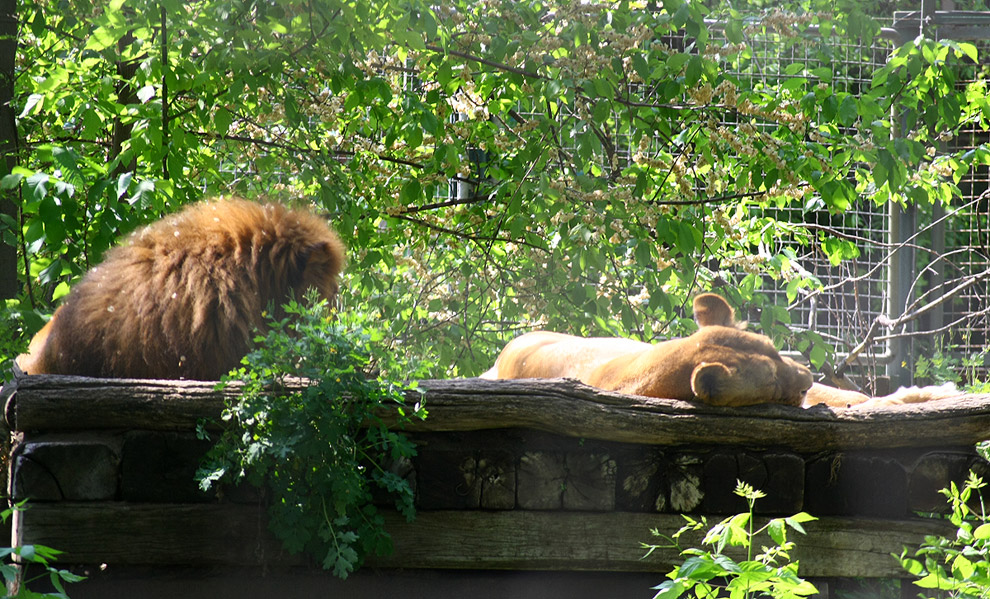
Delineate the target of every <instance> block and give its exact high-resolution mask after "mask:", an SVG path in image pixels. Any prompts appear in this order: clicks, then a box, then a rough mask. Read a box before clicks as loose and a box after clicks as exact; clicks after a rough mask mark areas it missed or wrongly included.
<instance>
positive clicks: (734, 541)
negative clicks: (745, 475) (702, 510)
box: [644, 481, 818, 599]
mask: <svg viewBox="0 0 990 599" xmlns="http://www.w3.org/2000/svg"><path fill="white" fill-rule="evenodd" d="M735 493H736V495H739V496H741V497H742V498H744V499H745V500H746V503H747V504H748V506H749V510H748V511H747V512H743V513H741V514H737V515H735V516H731V517H729V518H726V519H724V520H722V521H721V522H719V523H718V524H716V525H714V526H712V527H711V528H710V529H709V530H708V532H707V534H706V535H705V538H704V540H703V541H702V545H706V546H708V547H710V548H711V549H710V550H705V549H695V548H689V549H682V548H681V546H680V545H679V544H678V542H677V541H678V539H679V538H680V537H681V536H682V535H684V534H685V533H688V532H694V531H698V530H701V529H705V528H708V523H707V521H706V519H705V518H704V517H702V518H701V519H700V520H695V519H694V518H691V517H689V516H684V519H685V520H686V521H687V524H686V525H684V526H683V527H681V529H680V530H678V531H677V532H676V533H674V535H673V536H672V537H667V536H665V535H663V534H662V533H660V532H659V531H657V530H656V529H653V530H652V531H651V533H652V534H653V536H657V537H662V538H664V539H666V541H667V543H666V544H664V545H644V547H646V548H647V549H648V551H647V553H646V555H647V556H648V555H650V554H651V553H652V552H653V551H655V550H657V549H659V548H671V547H672V548H675V549H677V550H678V551H679V552H680V554H681V555H683V556H686V558H687V559H685V560H684V563H683V564H681V565H680V566H677V567H676V568H674V570H673V571H672V572H671V573H670V574H668V577H669V578H670V580H667V581H664V582H663V583H661V584H660V585H658V586H656V587H653V588H654V590H656V591H657V594H656V595H654V598H653V599H674V598H677V597H688V596H693V597H705V598H709V597H710V598H712V599H714V598H716V597H731V598H732V599H737V598H744V597H746V598H748V597H754V596H770V597H776V598H784V597H787V598H791V597H805V596H808V595H813V594H815V593H817V592H818V590H817V589H816V588H815V586H814V585H813V584H811V583H810V582H807V581H806V580H803V579H802V578H799V577H798V575H797V571H798V563H797V562H796V561H795V562H792V561H790V552H791V550H792V549H793V548H794V543H793V542H792V541H788V540H787V529H788V528H791V529H793V530H796V531H798V532H800V533H801V534H804V528H803V527H802V526H801V524H802V523H803V522H810V521H812V520H815V518H814V517H812V516H809V515H808V514H806V513H804V512H801V513H798V514H795V515H794V516H791V517H789V518H774V519H772V520H770V521H769V522H767V523H766V524H764V525H763V526H761V527H760V528H758V529H756V530H754V526H755V525H754V522H753V505H754V504H755V503H756V500H757V499H760V498H762V497H765V496H766V495H764V493H763V492H762V491H759V490H757V489H754V488H753V487H752V486H750V485H748V484H746V483H744V482H742V481H738V482H737V485H736V489H735ZM763 533H766V534H767V535H768V536H769V537H770V540H772V541H773V543H772V544H771V545H770V546H764V547H762V551H761V552H760V553H759V554H757V555H755V556H754V555H753V553H754V544H755V543H756V540H757V537H759V536H760V535H762V534H763ZM729 547H738V548H739V550H738V553H742V552H745V559H744V560H743V561H736V560H735V559H734V558H733V557H730V556H729V555H727V554H726V549H727V548H729Z"/></svg>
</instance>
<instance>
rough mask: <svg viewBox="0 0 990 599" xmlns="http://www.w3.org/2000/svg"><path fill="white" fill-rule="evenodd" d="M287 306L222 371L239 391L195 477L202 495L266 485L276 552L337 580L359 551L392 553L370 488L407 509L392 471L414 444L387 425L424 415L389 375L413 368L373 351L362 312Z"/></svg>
mask: <svg viewBox="0 0 990 599" xmlns="http://www.w3.org/2000/svg"><path fill="white" fill-rule="evenodd" d="M285 312H286V317H285V318H284V319H281V320H276V319H272V320H271V321H270V328H269V331H268V332H267V334H265V335H262V336H259V337H258V338H257V339H256V341H257V344H256V346H257V349H255V350H254V351H252V352H251V353H250V354H248V355H247V356H246V357H245V358H244V360H243V363H244V365H245V366H244V367H243V368H241V369H239V370H237V371H235V372H233V373H231V375H229V376H228V377H225V379H224V382H223V383H222V385H224V386H227V387H229V386H231V385H232V384H233V383H237V384H239V385H241V386H242V387H241V393H240V395H239V396H238V397H237V398H236V399H234V400H231V401H230V402H229V403H228V405H227V407H226V409H225V410H224V412H223V416H222V418H223V421H224V423H225V425H226V426H225V428H224V430H223V432H222V434H221V435H220V438H219V440H218V441H217V443H216V445H215V446H214V447H213V449H212V450H211V451H210V452H209V454H208V455H207V458H206V461H205V462H204V464H203V466H202V468H201V469H200V471H199V473H198V474H197V478H198V480H199V483H200V486H201V488H203V489H204V490H208V489H211V488H214V487H216V486H217V485H218V484H219V483H229V484H238V483H240V482H242V481H245V480H246V481H247V482H249V483H251V484H252V485H255V486H258V487H263V488H265V489H266V492H267V493H268V494H269V495H268V499H269V516H270V521H269V528H270V529H271V530H272V532H273V533H274V534H275V535H276V536H277V537H278V538H279V539H280V540H281V541H282V542H283V544H284V546H285V548H286V549H287V550H288V551H290V552H292V553H299V552H306V553H307V554H309V555H311V556H313V557H314V558H315V559H317V560H318V561H319V562H320V563H321V564H322V566H323V567H324V568H325V569H328V570H333V572H334V574H335V575H337V576H339V577H341V578H346V577H347V576H348V574H350V573H351V572H353V571H354V570H355V569H356V568H357V567H359V566H360V565H361V563H362V561H363V560H364V557H365V556H367V555H370V554H377V555H381V554H384V553H387V552H389V551H391V538H390V537H389V535H388V533H387V532H386V531H385V530H384V519H383V518H382V516H381V514H379V513H378V509H377V508H376V507H375V504H374V498H375V497H377V496H378V495H376V494H375V491H376V490H383V491H385V492H386V493H387V494H388V495H390V496H391V498H392V499H393V500H394V504H395V507H396V509H398V511H399V512H400V513H402V514H403V515H404V516H405V517H406V518H407V519H410V520H411V519H413V518H414V516H415V509H414V505H413V500H414V497H413V490H412V488H411V486H410V485H409V482H408V481H407V480H405V479H404V478H403V477H402V476H400V475H399V474H397V473H396V472H394V471H392V470H391V469H390V466H391V465H394V464H401V463H402V462H403V461H404V460H407V459H409V458H410V457H412V456H413V455H415V447H414V446H413V444H412V442H411V441H410V440H409V439H408V438H407V437H406V436H405V435H403V434H402V433H401V432H398V431H397V430H394V429H395V428H396V427H395V424H394V423H398V428H401V427H402V426H403V425H404V424H405V423H407V422H409V421H411V420H412V419H414V418H418V419H422V418H425V416H426V411H425V409H424V408H423V407H422V405H421V404H420V403H418V402H417V403H414V404H411V403H409V402H408V401H407V400H406V391H408V390H410V389H414V388H415V384H410V385H400V384H398V383H395V382H391V381H390V380H387V377H388V376H389V375H394V374H396V373H398V372H401V371H404V372H406V374H407V376H408V375H410V374H415V373H413V372H411V371H410V370H408V369H406V370H402V369H404V368H408V367H407V366H406V365H403V364H400V363H398V361H397V360H395V359H394V358H392V357H390V355H389V354H388V353H385V352H381V353H379V354H378V355H374V356H373V353H372V350H371V349H370V346H371V344H370V343H369V342H371V341H374V334H373V333H372V332H369V330H368V328H367V327H365V326H364V325H363V323H362V322H361V317H360V316H356V315H353V314H346V315H340V317H339V318H338V319H336V320H335V319H333V318H331V314H330V312H329V310H328V308H327V306H326V303H325V302H316V301H313V300H310V301H307V302H304V303H298V302H295V301H292V302H290V303H289V304H287V305H286V307H285ZM372 371H373V372H375V374H374V375H371V374H369V372H372ZM303 382H305V383H306V384H303ZM386 419H387V420H388V421H390V422H392V423H393V424H391V425H390V424H386ZM200 433H201V435H204V436H205V435H206V432H205V429H204V427H202V426H201V427H200Z"/></svg>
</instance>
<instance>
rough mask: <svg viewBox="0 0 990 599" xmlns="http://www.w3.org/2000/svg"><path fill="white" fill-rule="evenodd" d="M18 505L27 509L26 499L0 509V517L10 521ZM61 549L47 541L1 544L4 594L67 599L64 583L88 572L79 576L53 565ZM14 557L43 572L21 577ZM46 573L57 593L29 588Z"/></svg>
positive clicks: (25, 598) (14, 597) (22, 598)
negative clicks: (31, 576) (21, 578)
mask: <svg viewBox="0 0 990 599" xmlns="http://www.w3.org/2000/svg"><path fill="white" fill-rule="evenodd" d="M19 509H24V504H23V502H22V503H19V504H17V505H16V506H14V507H10V508H7V509H5V510H3V512H0V518H2V519H3V521H4V522H7V520H8V519H9V518H10V517H11V515H13V513H14V511H15V510H19ZM60 553H61V552H60V551H57V550H55V549H52V548H51V547H46V546H44V545H23V546H21V547H0V556H2V558H3V561H2V562H0V573H2V574H3V580H4V583H5V584H6V589H7V593H6V594H4V597H9V598H10V599H67V598H68V595H66V593H65V586H64V585H63V583H65V582H79V581H80V580H84V579H85V576H79V575H78V574H73V573H72V572H69V571H68V570H60V569H58V568H56V567H54V566H52V565H51V564H52V562H53V561H55V558H57V557H58V555H59V554H60ZM14 558H17V559H18V560H19V561H20V563H21V564H36V565H39V566H41V567H42V569H43V570H44V572H42V573H41V574H40V575H39V576H36V577H35V578H32V579H30V580H20V579H19V576H18V575H19V571H18V570H19V566H18V565H17V564H15V563H14V562H13V559H14ZM21 567H23V566H21ZM45 576H47V577H48V581H49V583H50V584H51V586H52V588H53V589H55V592H54V593H37V592H34V591H31V590H29V589H28V585H29V584H30V583H32V582H34V581H36V580H40V579H42V578H44V577H45Z"/></svg>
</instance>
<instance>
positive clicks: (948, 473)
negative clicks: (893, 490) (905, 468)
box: [908, 452, 972, 512]
mask: <svg viewBox="0 0 990 599" xmlns="http://www.w3.org/2000/svg"><path fill="white" fill-rule="evenodd" d="M971 457H972V456H971V455H969V454H964V453H946V452H932V453H926V454H925V455H923V456H921V457H920V458H919V459H918V461H917V462H915V463H914V467H913V468H911V473H910V477H909V480H908V507H909V508H910V509H911V510H913V511H919V512H948V511H949V509H950V507H949V504H948V502H947V500H946V497H945V495H942V493H940V492H939V491H941V490H942V489H947V488H949V485H950V484H951V483H953V482H954V483H956V485H958V486H960V487H961V486H962V484H963V483H964V482H965V481H966V478H967V475H968V470H969V465H970V460H971Z"/></svg>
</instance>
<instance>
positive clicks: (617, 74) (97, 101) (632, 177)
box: [2, 0, 990, 376]
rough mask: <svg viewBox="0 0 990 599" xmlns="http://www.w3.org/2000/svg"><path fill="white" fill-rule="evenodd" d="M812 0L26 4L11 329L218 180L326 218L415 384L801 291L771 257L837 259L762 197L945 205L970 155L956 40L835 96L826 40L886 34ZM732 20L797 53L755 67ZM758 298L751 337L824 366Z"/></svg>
mask: <svg viewBox="0 0 990 599" xmlns="http://www.w3.org/2000/svg"><path fill="white" fill-rule="evenodd" d="M819 4H821V6H819ZM775 5H779V3H775ZM826 5H827V6H826ZM832 6H833V5H832V3H817V2H816V1H815V0H806V1H804V2H794V3H791V5H790V6H788V7H787V10H780V9H774V10H766V9H762V8H760V6H759V5H756V4H754V5H753V7H752V10H749V11H747V12H745V13H743V12H737V11H736V10H733V9H729V8H728V7H727V6H726V5H724V4H722V3H708V4H702V3H698V2H682V1H681V0H670V1H666V2H652V1H651V2H632V1H628V0H618V1H610V2H578V1H573V2H572V1H566V0H547V1H538V0H533V1H524V2H519V1H516V0H453V1H451V2H443V3H440V4H436V3H428V2H421V1H420V0H375V1H373V2H367V1H363V0H360V1H359V0H308V1H306V2H302V1H296V0H287V1H279V2H264V1H254V0H199V1H197V2H192V3H188V2H178V1H177V0H156V1H155V2H149V1H147V0H134V1H127V2H124V1H123V0H114V1H113V2H109V3H92V2H89V1H87V0H61V1H60V2H55V1H50V0H41V1H39V2H34V3H28V4H23V5H21V7H20V14H19V15H18V17H19V19H20V39H19V46H18V55H17V66H16V69H17V78H16V85H15V103H16V109H17V114H18V115H19V116H18V121H17V122H18V132H19V140H18V142H19V153H18V155H17V164H18V166H17V167H16V168H14V169H13V170H12V171H11V172H10V173H5V174H6V176H5V177H3V179H2V187H3V189H4V190H7V191H8V192H12V193H16V194H18V198H19V206H20V221H19V222H5V223H4V224H3V229H2V232H3V240H4V242H5V243H8V244H11V245H16V247H17V248H18V251H19V258H20V261H19V264H20V265H21V273H20V280H21V283H22V284H23V292H22V294H21V297H20V298H19V299H18V300H15V301H12V302H9V304H8V306H7V310H8V313H9V314H11V315H13V316H14V317H15V319H16V324H15V325H12V326H13V327H14V328H15V329H16V328H20V329H21V333H23V334H25V335H26V334H28V333H30V332H31V331H32V330H34V329H36V328H37V327H38V326H39V325H40V324H41V318H40V316H41V315H42V314H45V313H48V312H50V310H51V306H52V305H53V301H56V300H57V299H58V298H59V297H60V296H62V295H64V294H65V293H66V292H67V290H68V288H69V286H71V283H72V281H73V280H75V279H77V278H78V277H79V276H80V275H81V274H82V273H83V272H84V271H85V270H86V269H87V268H88V267H90V266H92V265H93V264H95V263H97V262H98V261H99V259H100V256H101V255H102V253H103V252H104V251H105V250H106V249H107V248H108V247H109V246H110V245H111V244H112V243H113V242H114V241H115V240H116V239H117V238H118V237H119V235H121V234H122V233H125V232H128V231H130V230H132V229H134V228H135V227H137V226H138V225H139V224H141V223H145V222H148V221H150V220H153V219H155V218H157V217H158V216H160V215H161V214H163V213H166V212H171V211H174V210H175V209H177V207H178V206H179V205H181V204H184V203H187V202H191V201H195V200H197V199H199V198H200V197H202V196H204V195H210V194H220V193H238V194H242V195H247V196H254V195H259V194H263V195H266V196H269V197H274V198H276V199H283V200H287V201H307V202H314V203H315V204H316V205H318V206H319V207H320V208H321V209H323V210H324V211H326V212H327V213H328V215H329V217H330V218H331V219H332V222H333V223H334V226H335V227H336V228H337V229H338V231H339V232H340V233H341V235H342V237H343V238H344V239H345V240H346V242H347V243H348V245H349V247H350V248H351V256H350V259H351V263H350V266H349V270H348V276H347V279H346V281H345V290H344V293H343V298H342V304H343V305H342V308H343V309H345V310H359V311H364V312H369V313H372V314H374V315H376V317H377V319H378V320H379V321H380V322H381V323H382V326H383V327H385V328H386V329H387V332H388V335H389V338H390V340H391V343H393V344H394V347H395V348H396V349H397V350H398V351H401V352H405V353H409V354H414V355H420V356H429V357H431V358H432V359H433V360H435V361H436V364H437V365H438V366H437V368H436V372H435V373H434V374H435V375H440V376H443V375H472V374H477V373H478V372H480V371H481V370H484V369H485V368H486V367H487V366H488V365H489V362H490V360H491V358H492V356H493V354H494V351H495V350H496V349H497V347H499V346H500V345H501V343H502V342H503V341H504V340H506V339H507V338H508V337H511V336H512V335H514V334H515V331H517V330H519V329H522V328H526V327H530V326H541V327H546V328H551V329H557V330H564V331H569V332H575V333H596V334H620V335H633V336H639V337H641V338H644V339H652V338H655V337H657V336H662V335H671V334H678V333H684V332H687V331H689V330H690V329H691V327H692V326H693V325H692V324H691V323H690V322H689V321H688V320H686V319H684V318H683V316H684V314H683V306H684V304H685V302H686V300H687V299H688V298H689V297H690V296H691V295H693V294H695V293H697V292H698V291H700V290H703V289H708V288H712V287H716V288H722V289H723V292H725V293H727V294H728V295H729V296H731V298H732V299H733V300H734V301H736V302H742V301H747V302H751V303H754V304H755V305H757V306H761V305H762V303H763V297H762V295H761V294H760V293H759V290H760V289H761V286H763V285H768V284H773V285H780V286H782V288H783V289H784V290H785V291H786V295H787V297H788V299H790V300H792V301H793V300H795V298H797V297H799V295H804V296H807V295H808V294H813V293H815V291H816V290H817V289H819V288H820V283H819V281H818V280H817V279H816V278H815V277H814V276H813V275H811V274H810V273H809V272H808V271H807V270H806V269H805V268H803V266H802V264H801V263H800V261H799V260H798V259H797V254H796V252H795V248H797V247H800V246H801V245H802V244H808V243H812V242H814V243H818V244H819V245H820V247H821V250H822V251H823V252H824V253H826V254H827V256H828V258H829V259H830V260H832V261H833V262H834V263H839V262H840V261H842V260H844V259H850V258H855V257H856V256H857V255H858V252H859V251H860V249H859V248H858V247H857V243H856V241H855V240H850V239H845V238H841V237H835V236H830V235H828V234H827V232H823V231H822V230H821V229H820V228H814V227H811V226H809V225H808V224H807V223H805V222H803V219H801V218H797V219H795V218H793V217H788V216H786V214H785V212H783V211H782V209H783V208H787V207H791V208H797V209H799V210H805V211H816V210H817V211H829V212H831V213H833V214H841V213H843V211H846V210H848V209H849V208H850V207H851V206H854V205H856V204H858V203H863V202H865V203H873V204H883V203H886V202H908V203H914V204H919V205H930V204H933V203H945V202H949V201H950V200H951V199H952V198H953V197H954V195H955V194H956V193H957V190H956V187H955V186H956V183H957V182H958V181H959V178H960V177H961V176H962V175H963V173H965V172H967V171H968V170H969V169H971V168H973V167H974V166H976V165H980V164H987V163H990V152H988V151H987V149H986V148H982V147H981V148H978V149H977V150H973V151H969V152H968V153H963V152H955V153H954V152H951V151H947V150H946V149H945V144H944V143H942V142H943V141H944V140H946V139H949V138H951V137H952V136H953V135H954V133H955V132H957V131H958V130H959V129H960V127H963V126H973V125H974V123H975V124H977V125H978V126H980V127H982V128H983V129H984V130H985V129H986V126H987V119H988V117H990V103H988V100H987V90H986V82H985V80H984V79H981V78H979V77H977V78H975V79H974V81H975V82H971V83H964V82H963V78H964V77H963V76H964V75H965V74H966V73H967V72H970V74H972V73H971V71H972V69H973V67H972V65H973V63H975V62H976V61H977V56H976V47H975V46H974V45H972V44H969V43H957V42H952V41H932V40H931V39H928V38H925V37H923V36H922V37H918V38H916V39H913V40H909V41H907V42H906V43H903V45H900V46H896V47H895V46H891V47H890V53H889V59H887V60H886V64H885V66H883V67H881V68H879V69H877V70H876V71H875V72H873V73H872V75H870V76H869V77H868V78H867V83H865V84H862V85H858V86H854V85H850V84H848V83H846V82H847V81H848V79H847V78H846V75H848V73H846V72H843V69H847V68H849V67H848V66H841V67H840V66H837V65H836V63H835V62H834V61H833V58H834V57H833V56H832V54H831V53H832V52H833V51H834V50H833V49H834V44H835V43H838V42H845V41H848V40H855V41H857V42H860V43H864V44H866V45H867V47H869V43H870V42H871V41H872V40H875V39H878V38H877V36H878V35H879V34H880V33H881V30H880V27H879V26H878V25H877V24H876V22H875V21H874V20H873V19H872V18H870V16H869V15H867V14H864V12H863V11H862V7H863V5H862V3H846V4H845V5H844V6H843V8H842V9H841V10H835V12H827V11H829V10H832ZM755 36H771V37H773V38H774V39H776V43H778V44H779V46H780V48H781V51H784V50H785V49H788V48H791V47H794V46H798V45H799V46H800V47H801V48H802V52H804V53H805V54H806V56H807V57H808V58H807V60H805V61H804V62H790V63H787V64H786V65H785V66H780V65H779V64H776V63H771V62H764V61H763V59H762V58H761V57H760V56H759V55H757V54H756V53H754V52H753V50H752V47H751V45H750V42H751V40H752V39H753V38H754V37H755ZM745 69H750V70H756V71H758V72H759V73H760V74H761V77H759V78H757V77H749V76H740V75H735V74H733V73H738V72H742V71H744V70H745ZM762 307H763V311H762V317H761V319H760V323H758V324H759V325H760V326H762V328H763V330H764V331H765V332H767V333H769V334H772V335H773V336H774V337H775V338H777V339H778V340H780V341H783V340H785V339H792V340H793V341H794V342H795V343H796V346H797V347H798V348H799V349H802V350H803V351H805V352H806V353H807V354H808V355H809V356H810V357H811V358H812V361H813V362H815V363H816V365H817V364H820V363H821V362H822V361H823V360H825V359H826V357H827V355H828V353H829V352H830V351H831V350H832V346H831V344H830V343H825V342H824V341H823V339H822V338H821V337H820V336H818V335H816V334H814V333H813V332H804V333H801V334H800V335H798V337H797V338H796V339H794V335H795V331H794V329H792V328H788V327H787V325H788V324H790V323H789V319H788V316H787V311H786V310H785V309H783V308H781V307H774V306H772V305H769V304H767V305H762Z"/></svg>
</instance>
